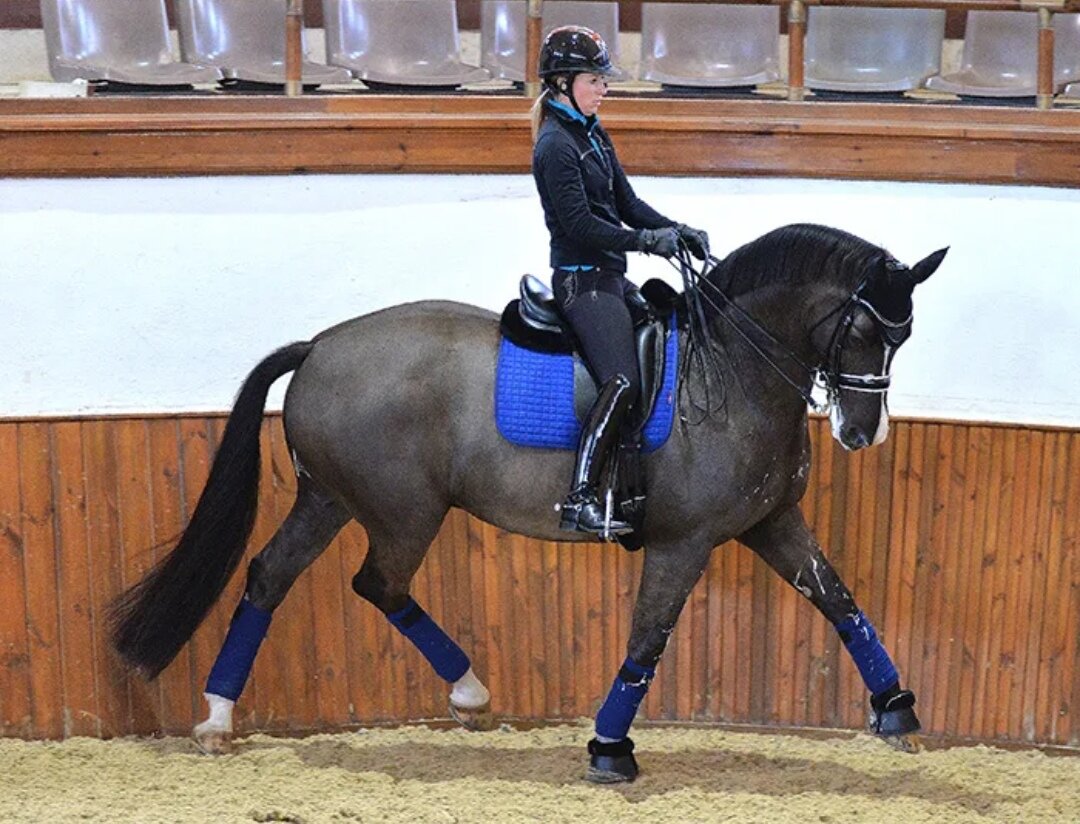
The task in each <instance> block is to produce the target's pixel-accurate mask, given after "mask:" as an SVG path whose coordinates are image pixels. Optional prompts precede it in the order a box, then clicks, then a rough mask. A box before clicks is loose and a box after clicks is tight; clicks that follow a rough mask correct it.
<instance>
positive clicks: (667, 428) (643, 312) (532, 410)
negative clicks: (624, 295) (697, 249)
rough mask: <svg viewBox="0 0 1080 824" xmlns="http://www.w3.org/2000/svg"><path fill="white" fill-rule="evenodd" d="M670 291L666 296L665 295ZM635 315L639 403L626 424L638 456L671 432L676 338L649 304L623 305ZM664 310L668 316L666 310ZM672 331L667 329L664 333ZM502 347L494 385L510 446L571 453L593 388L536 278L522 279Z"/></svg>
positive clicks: (499, 420) (659, 290)
mask: <svg viewBox="0 0 1080 824" xmlns="http://www.w3.org/2000/svg"><path fill="white" fill-rule="evenodd" d="M658 283H660V284H661V287H655V286H651V285H650V284H652V282H650V284H647V286H650V288H652V289H653V291H654V293H655V294H658V295H661V296H662V297H665V298H666V297H667V296H668V294H667V293H668V292H669V293H670V294H671V295H674V294H675V293H674V290H672V289H671V288H670V287H668V286H667V285H666V284H663V282H662V281H658ZM665 289H666V290H667V292H664V291H663V290H665ZM628 303H629V305H630V307H631V313H632V314H633V315H634V316H635V321H636V324H635V344H636V348H637V353H638V364H639V367H640V374H641V381H642V384H641V393H640V396H639V397H640V398H641V399H642V401H641V402H640V403H639V404H638V409H637V410H636V412H634V413H632V415H633V418H632V420H631V421H630V426H631V428H632V430H634V431H636V432H637V433H638V434H640V435H641V437H642V444H643V450H644V451H646V452H648V451H652V450H654V449H657V448H659V447H660V446H661V445H663V443H664V442H665V441H666V440H667V437H668V435H670V432H671V423H672V419H673V416H674V411H673V410H674V391H675V372H676V371H677V370H676V364H677V360H678V334H677V333H676V332H675V331H674V323H669V324H665V323H663V322H661V321H655V320H652V317H653V314H652V312H651V308H652V307H651V304H650V303H649V302H648V301H646V300H645V299H644V298H640V300H639V301H638V302H637V305H635V303H634V302H631V301H628ZM666 308H667V309H668V311H669V314H670V313H671V311H672V306H671V303H670V302H668V304H667V306H666ZM669 327H670V328H669ZM500 331H501V333H502V341H501V343H500V349H499V363H498V367H497V370H496V381H495V418H496V424H497V426H498V429H499V431H500V433H501V434H502V435H503V436H504V437H505V438H507V440H509V441H511V442H512V443H516V444H519V445H522V446H533V447H541V448H549V449H574V448H576V446H577V440H578V435H579V434H580V432H581V421H582V420H584V418H585V416H586V415H587V414H588V411H589V409H590V408H591V407H592V404H593V402H594V401H595V400H596V393H597V387H596V383H595V381H594V380H593V378H592V376H591V375H590V374H589V372H588V369H587V368H586V366H585V364H584V362H583V361H582V359H581V358H580V356H578V354H577V353H576V351H575V348H576V347H575V341H574V337H573V335H572V333H570V331H569V330H568V329H567V328H566V327H565V326H564V324H563V320H562V317H561V316H560V314H559V312H558V309H557V308H556V304H555V297H554V295H553V294H552V292H551V290H550V289H549V288H548V287H547V286H546V285H545V284H544V283H543V282H542V281H540V280H539V279H538V278H536V277H533V276H532V275H526V276H525V277H523V278H522V280H521V286H520V297H519V298H518V299H516V300H513V301H511V302H510V303H509V304H508V305H507V306H506V308H505V309H504V311H503V315H502V319H501V322H500Z"/></svg>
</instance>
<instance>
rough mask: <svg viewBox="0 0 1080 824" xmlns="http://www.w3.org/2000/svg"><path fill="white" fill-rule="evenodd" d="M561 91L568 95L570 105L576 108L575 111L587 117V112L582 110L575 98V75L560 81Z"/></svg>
mask: <svg viewBox="0 0 1080 824" xmlns="http://www.w3.org/2000/svg"><path fill="white" fill-rule="evenodd" d="M559 91H560V92H561V93H562V94H564V95H566V97H567V99H569V101H570V105H571V106H573V107H574V111H576V112H577V113H578V114H580V115H581V116H582V117H585V112H583V111H582V110H581V107H580V106H579V105H578V104H577V100H576V99H575V98H574V75H570V79H569V80H566V79H565V78H563V79H562V80H560V81H559Z"/></svg>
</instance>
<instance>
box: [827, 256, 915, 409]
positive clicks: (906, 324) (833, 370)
mask: <svg viewBox="0 0 1080 824" xmlns="http://www.w3.org/2000/svg"><path fill="white" fill-rule="evenodd" d="M869 282H870V278H869V276H867V277H866V278H864V279H863V281H862V282H861V283H860V284H859V285H858V287H857V288H856V289H855V291H854V292H852V293H851V297H849V298H848V300H847V302H846V303H845V304H844V305H843V306H841V307H840V310H839V311H841V312H842V314H841V316H840V320H839V322H837V324H836V326H835V328H834V329H833V333H832V337H831V338H830V339H829V346H828V349H827V350H826V352H825V360H824V363H825V364H827V366H826V367H825V368H818V369H817V370H816V374H815V382H816V383H817V384H818V385H820V386H823V387H824V388H825V390H826V392H828V394H829V401H830V402H834V401H835V398H836V395H837V393H839V391H840V390H841V389H848V390H851V391H852V392H870V393H876V394H883V393H885V392H888V391H889V385H890V384H891V383H892V374H891V373H892V356H893V355H894V354H895V352H896V350H897V348H899V346H900V344H901V343H903V342H904V341H905V340H907V338H908V336H909V335H910V334H911V319H912V315H911V314H910V313H909V314H908V316H907V318H905V319H904V320H902V321H894V320H889V319H888V318H887V317H885V316H884V315H882V314H881V312H880V311H879V310H878V309H877V308H876V307H875V306H874V305H873V304H871V303H870V301H869V300H867V299H866V296H865V295H864V294H863V292H864V290H865V289H866V287H867V284H868V283H869ZM860 309H861V310H863V311H865V312H866V313H867V314H868V315H869V316H870V319H871V320H872V321H873V323H874V328H875V330H876V331H877V333H878V334H879V335H880V336H881V339H882V340H883V341H885V360H884V362H883V363H882V372H881V373H880V374H877V375H853V374H851V373H850V372H844V371H843V370H842V367H841V362H842V360H843V355H844V345H845V344H846V343H847V338H848V335H849V334H850V332H851V328H852V326H854V325H855V315H856V313H857V312H858V311H859V310H860ZM832 314H833V313H830V314H828V315H826V316H825V317H824V318H822V319H821V320H820V321H818V323H817V324H815V328H816V326H819V325H821V323H823V322H824V321H826V320H828V319H829V318H830V317H832Z"/></svg>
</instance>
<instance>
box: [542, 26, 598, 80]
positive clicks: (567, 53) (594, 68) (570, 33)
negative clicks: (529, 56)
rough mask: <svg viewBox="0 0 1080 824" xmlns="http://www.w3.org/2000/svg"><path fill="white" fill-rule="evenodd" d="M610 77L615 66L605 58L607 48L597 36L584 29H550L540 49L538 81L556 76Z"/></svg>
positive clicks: (576, 27)
mask: <svg viewBox="0 0 1080 824" xmlns="http://www.w3.org/2000/svg"><path fill="white" fill-rule="evenodd" d="M582 72H588V73H589V74H602V75H613V74H615V73H616V69H615V66H613V65H612V63H611V58H610V57H609V56H608V49H607V44H606V43H605V42H604V38H602V37H601V36H600V35H599V34H597V33H596V32H594V31H593V30H592V29H587V28H585V27H584V26H560V27H559V28H557V29H552V30H551V31H550V32H549V33H548V36H547V37H546V38H544V45H543V46H541V47H540V77H541V78H543V79H545V80H546V79H547V78H549V77H551V76H553V75H556V74H570V75H574V74H580V73H582Z"/></svg>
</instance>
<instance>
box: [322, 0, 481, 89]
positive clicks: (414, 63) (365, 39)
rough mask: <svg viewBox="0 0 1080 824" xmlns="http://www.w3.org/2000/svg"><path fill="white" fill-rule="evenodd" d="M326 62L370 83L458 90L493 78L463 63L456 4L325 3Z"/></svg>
mask: <svg viewBox="0 0 1080 824" xmlns="http://www.w3.org/2000/svg"><path fill="white" fill-rule="evenodd" d="M323 21H324V25H325V27H326V59H327V62H329V63H332V64H333V65H336V66H343V67H345V68H346V69H348V70H349V71H351V72H352V73H353V75H355V76H356V77H358V78H359V79H361V80H364V81H366V82H369V83H386V84H392V85H400V86H429V87H431V86H445V87H456V86H460V85H462V84H463V83H477V82H480V81H483V80H487V79H488V78H489V75H488V72H487V70H486V69H482V68H480V67H479V66H470V65H468V64H467V63H463V62H461V59H460V52H461V47H460V40H459V37H458V24H457V7H456V6H455V4H454V0H323Z"/></svg>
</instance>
